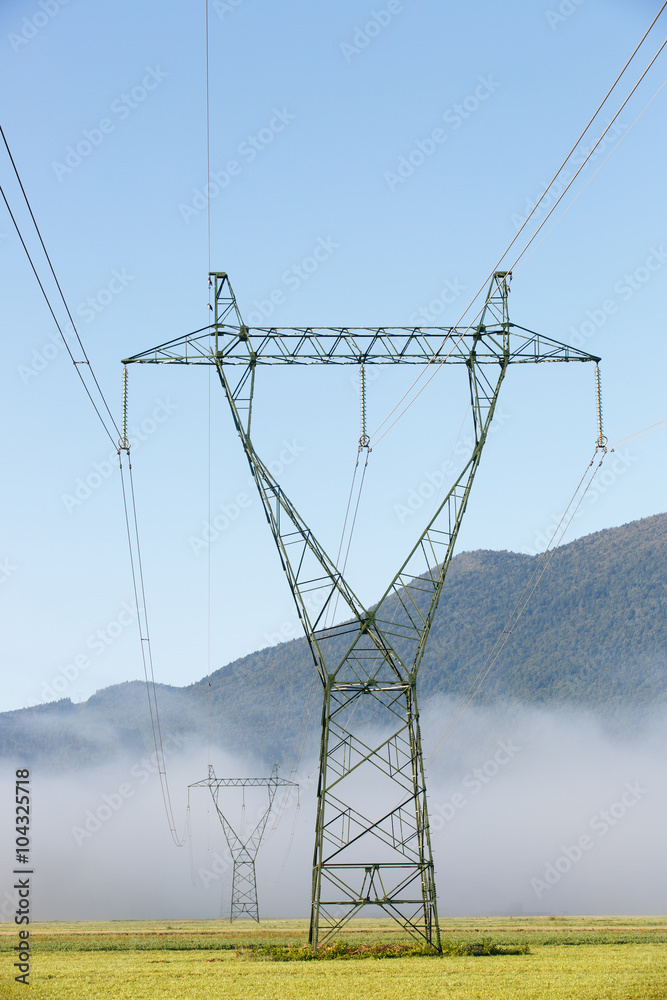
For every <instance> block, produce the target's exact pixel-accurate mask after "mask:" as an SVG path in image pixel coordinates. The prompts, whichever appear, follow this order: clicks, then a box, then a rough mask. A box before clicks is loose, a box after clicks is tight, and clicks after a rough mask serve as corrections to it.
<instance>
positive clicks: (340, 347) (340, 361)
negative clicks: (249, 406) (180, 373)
mask: <svg viewBox="0 0 667 1000" xmlns="http://www.w3.org/2000/svg"><path fill="white" fill-rule="evenodd" d="M504 338H507V341H506V342H507V346H508V347H509V353H508V361H509V363H512V362H542V361H584V362H586V361H599V360H600V359H599V358H598V357H596V356H595V355H593V354H588V353H587V352H586V351H582V350H580V349H579V348H577V347H572V346H570V345H569V344H565V343H561V342H560V341H558V340H554V339H553V338H551V337H544V336H542V335H541V334H538V333H535V332H534V331H532V330H528V329H527V328H526V327H522V326H517V325H516V324H514V323H507V324H497V323H494V324H493V325H489V326H481V327H480V325H478V326H475V327H465V326H460V327H438V326H431V327H400V326H384V327H356V328H355V327H259V328H255V327H245V326H241V327H236V326H228V325H227V324H224V325H221V326H218V327H216V326H215V325H211V326H209V327H204V328H203V330H201V329H200V330H195V331H194V333H191V334H188V335H187V336H186V337H179V338H176V339H175V340H171V341H167V342H166V343H164V344H160V345H159V346H158V347H153V348H151V350H149V351H143V352H142V353H140V354H135V355H133V356H132V357H130V358H125V360H124V361H123V364H135V363H137V364H188V365H216V364H222V365H224V366H226V365H247V364H248V363H249V361H252V362H253V364H256V365H315V364H329V365H331V364H333V365H360V364H362V362H363V364H365V365H429V364H454V365H455V364H459V365H464V364H466V362H467V358H468V357H469V355H470V349H471V347H472V346H473V345H474V346H475V349H476V356H477V363H478V364H493V363H497V362H498V361H499V360H500V359H501V358H502V357H503V356H504V353H505V345H504V344H503V340H504ZM216 340H217V348H216Z"/></svg>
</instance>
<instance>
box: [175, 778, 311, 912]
mask: <svg viewBox="0 0 667 1000" xmlns="http://www.w3.org/2000/svg"><path fill="white" fill-rule="evenodd" d="M289 785H291V786H295V782H294V781H289V780H288V779H287V778H279V777H278V765H277V764H276V765H275V767H274V768H273V771H272V772H271V777H270V778H216V776H215V771H214V770H213V765H212V764H209V765H208V778H204V779H203V781H195V782H193V784H191V785H188V788H208V790H209V791H210V793H211V798H212V799H213V804H214V805H215V810H216V812H217V814H218V819H219V820H220V824H221V826H222V830H223V833H224V835H225V839H226V841H227V846H228V847H229V852H230V854H231V856H232V860H233V862H234V868H233V872H232V906H231V914H230V917H229V919H230V921H233V920H237V919H238V918H239V917H241V916H243V914H244V913H245V914H247V915H248V916H249V917H250V919H251V920H256V921H257V923H259V904H258V901H257V875H256V872H255V859H256V858H257V852H258V851H259V848H260V846H261V843H262V837H263V836H264V831H265V829H266V824H267V822H268V819H269V813H270V812H271V808H272V806H273V800H274V798H275V796H276V792H277V790H278V788H285V787H286V786H289ZM221 788H244V789H245V788H266V789H267V791H268V802H267V805H266V809H264V810H263V811H262V812H261V813H260V815H259V816H258V819H257V823H256V824H255V826H252V827H251V828H250V829H249V830H248V832H247V833H245V832H244V831H243V830H242V831H241V833H237V831H236V830H235V828H234V827H233V826H232V824H231V822H230V820H229V819H228V818H227V816H226V815H225V814H224V813H223V811H222V809H221V808H220V789H221Z"/></svg>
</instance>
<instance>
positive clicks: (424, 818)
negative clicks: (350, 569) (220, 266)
mask: <svg viewBox="0 0 667 1000" xmlns="http://www.w3.org/2000/svg"><path fill="white" fill-rule="evenodd" d="M210 277H211V281H212V282H213V288H214V303H215V306H214V309H215V312H214V322H213V324H212V325H211V326H210V327H207V328H206V329H205V330H204V331H203V332H202V331H201V330H200V331H196V332H195V333H193V334H191V335H189V336H186V337H184V338H179V339H177V340H174V341H170V342H169V343H166V344H162V345H160V346H159V347H156V348H153V349H152V350H150V351H146V352H144V353H142V354H137V355H135V356H134V357H131V358H127V359H126V361H125V362H124V364H130V363H144V364H146V363H152V364H202V365H213V366H214V367H215V368H216V371H217V373H218V376H219V378H220V382H221V385H222V388H223V390H224V393H225V396H226V398H227V401H228V403H229V407H230V410H231V414H232V418H233V421H234V424H235V427H236V430H237V432H238V435H239V437H240V439H241V443H242V446H243V449H244V451H245V454H246V457H247V459H248V463H249V465H250V468H251V470H252V474H253V477H254V480H255V483H256V485H257V489H258V492H259V496H260V498H261V501H262V505H263V508H264V511H265V514H266V517H267V520H268V522H269V525H270V528H271V532H272V534H273V538H274V540H275V543H276V546H277V548H278V552H279V556H280V560H281V563H282V566H283V569H284V571H285V574H286V577H287V581H288V583H289V586H290V588H291V591H292V595H293V597H294V601H295V603H296V607H297V610H298V613H299V617H300V619H301V621H302V623H303V627H304V630H305V633H306V637H307V639H308V643H309V645H310V650H311V653H312V656H313V661H314V663H315V667H316V669H317V671H318V673H319V676H320V679H321V681H322V688H323V694H324V699H323V708H322V739H321V749H320V775H319V785H318V792H317V821H316V833H315V852H314V859H313V882H312V909H311V923H310V941H311V943H312V946H313V949H317V947H318V945H320V944H322V943H324V942H325V941H327V940H328V939H329V938H330V937H331V936H332V935H333V934H335V933H336V932H337V931H339V930H340V929H341V928H342V927H343V926H344V925H345V924H346V923H347V921H348V920H349V919H350V918H351V917H353V916H355V915H356V914H357V913H359V911H360V910H362V909H363V908H364V907H366V906H369V905H370V906H377V907H380V908H381V909H382V910H384V911H385V912H386V913H387V914H389V915H390V916H392V917H394V918H395V919H396V920H397V921H398V922H399V923H400V924H401V926H402V927H403V928H404V929H405V930H406V931H407V932H409V933H410V934H411V935H412V936H414V937H415V938H417V939H418V940H421V941H425V942H427V943H428V944H430V945H432V946H433V948H435V949H437V950H439V949H440V932H439V928H438V917H437V907H436V892H435V880H434V869H433V857H432V852H431V842H430V835H429V824H428V812H427V803H426V782H425V777H424V767H423V762H422V748H421V736H420V729H419V711H418V707H417V674H418V670H419V666H420V663H421V661H422V657H423V655H424V650H425V646H426V641H427V639H428V634H429V630H430V628H431V625H432V623H433V617H434V615H435V611H436V608H437V605H438V600H439V598H440V594H441V592H442V586H443V583H444V580H445V574H446V573H447V569H448V566H449V563H450V561H451V558H452V554H453V550H454V545H455V542H456V538H457V535H458V532H459V529H460V526H461V519H462V517H463V515H464V513H465V509H466V505H467V503H468V498H469V496H470V489H471V486H472V482H473V479H474V477H475V473H476V472H477V468H478V466H479V462H480V458H481V454H482V449H483V447H484V443H485V441H486V438H487V434H488V431H489V427H490V424H491V421H492V419H493V413H494V409H495V406H496V402H497V400H498V393H499V391H500V387H501V384H502V382H503V379H504V377H505V374H506V372H507V369H508V367H509V365H511V364H515V363H534V362H569V361H582V362H586V361H592V362H595V363H597V362H598V361H599V360H600V359H599V358H596V357H594V356H593V355H590V354H587V353H586V352H584V351H581V350H579V349H577V348H574V347H569V346H567V345H566V344H562V343H560V342H558V341H555V340H551V339H549V338H547V337H542V336H540V335H538V334H536V333H533V332H532V331H531V330H527V329H525V328H524V327H519V326H516V325H515V324H513V323H510V321H509V315H508V311H507V294H508V284H509V278H510V275H509V274H508V273H507V272H497V273H496V274H494V276H493V279H492V281H491V284H490V287H489V291H488V294H487V297H486V302H485V305H484V309H483V312H482V313H481V318H480V321H479V323H476V324H475V325H474V326H473V327H461V328H456V327H449V328H440V327H429V328H417V327H415V328H403V327H378V328H372V329H369V328H364V329H351V328H336V329H330V328H327V329H322V328H316V329H313V328H298V329H275V328H266V329H249V328H248V327H247V326H246V325H245V324H244V323H243V320H242V318H241V314H240V312H239V309H238V307H237V304H236V299H235V298H234V294H233V292H232V289H231V286H230V284H229V279H228V277H227V275H226V274H225V273H215V274H212V275H211V276H210ZM281 364H288V365H304V366H305V365H312V364H329V365H331V364H336V365H341V364H342V365H356V366H358V368H359V369H360V371H361V372H362V373H363V370H364V368H365V367H366V366H368V365H397V364H401V365H404V364H410V365H435V366H437V365H440V364H448V365H452V364H453V365H460V366H461V367H462V368H464V369H465V372H466V376H467V379H468V384H469V389H470V405H471V409H472V420H473V426H474V439H475V445H474V448H473V451H472V454H471V456H470V459H469V460H468V462H467V463H466V465H465V467H464V469H463V470H462V472H461V473H460V475H459V476H458V478H457V479H456V482H455V483H454V484H453V486H452V487H451V488H450V490H449V492H448V493H447V494H446V496H445V497H444V498H443V499H442V501H441V502H440V503H439V505H438V507H437V509H436V511H435V513H434V514H433V516H432V517H431V519H430V521H429V523H428V524H427V525H426V527H425V529H424V530H423V532H422V533H421V535H420V536H419V538H418V539H417V541H416V544H415V545H414V548H413V549H412V551H411V552H410V553H409V555H408V557H407V559H406V560H405V562H404V563H403V565H402V566H401V567H400V569H399V570H398V572H397V573H396V575H395V577H394V578H393V580H391V582H390V584H389V586H388V587H387V589H386V591H385V593H384V595H383V596H382V598H381V599H380V601H379V603H378V604H377V605H376V606H375V607H372V608H366V607H364V606H363V604H362V603H361V601H360V600H359V599H358V597H357V596H356V595H355V593H354V592H353V591H352V589H351V587H350V586H349V584H348V582H347V580H345V578H344V577H343V574H342V572H341V571H340V568H339V567H338V566H337V565H336V564H335V563H334V561H333V560H332V559H331V558H330V557H329V555H328V554H327V553H326V552H325V551H324V549H323V548H322V546H321V545H320V544H319V542H318V541H317V538H316V537H315V535H314V534H313V531H312V530H311V528H310V527H309V526H308V525H307V524H306V523H305V521H304V520H303V518H302V517H301V516H300V514H299V513H298V511H297V510H296V508H295V507H294V505H293V504H292V503H291V501H290V500H289V499H288V497H287V496H286V495H285V493H284V491H283V489H282V487H281V486H280V484H279V483H278V482H277V481H276V478H275V476H273V475H272V473H271V472H270V470H269V469H268V468H267V466H266V465H265V464H264V462H263V461H262V459H261V458H260V456H259V455H258V454H257V452H256V451H255V447H254V445H253V441H252V437H251V420H252V401H253V395H254V391H255V378H256V373H257V369H258V368H259V367H261V366H264V365H281ZM362 434H365V430H364V431H363V432H362ZM367 445H368V440H366V441H365V442H363V446H367ZM314 592H317V593H318V595H319V600H317V601H313V600H312V597H313V594H314ZM338 603H340V606H341V608H342V609H343V616H344V617H345V618H346V621H345V622H344V623H343V624H338V625H334V626H332V627H326V621H327V615H331V614H332V613H333V609H334V608H335V607H336V605H337V604H338ZM315 605H316V606H317V608H318V610H317V611H313V610H312V608H313V607H314V606H315Z"/></svg>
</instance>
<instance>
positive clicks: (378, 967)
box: [0, 917, 667, 1000]
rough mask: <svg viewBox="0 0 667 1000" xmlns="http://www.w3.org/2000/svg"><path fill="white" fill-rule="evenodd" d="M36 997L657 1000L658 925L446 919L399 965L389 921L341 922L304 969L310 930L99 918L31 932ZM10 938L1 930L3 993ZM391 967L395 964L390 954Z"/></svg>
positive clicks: (666, 942) (661, 928)
mask: <svg viewBox="0 0 667 1000" xmlns="http://www.w3.org/2000/svg"><path fill="white" fill-rule="evenodd" d="M30 931H31V935H30V941H31V949H32V951H33V955H32V959H31V975H30V979H31V987H30V992H29V994H28V995H29V996H30V997H32V998H33V1000H42V998H43V1000H107V998H108V1000H153V998H165V1000H171V998H173V1000H217V998H224V1000H227V998H230V1000H231V998H234V1000H236V998H243V1000H255V998H257V1000H260V998H261V1000H274V998H275V1000H301V998H308V1000H316V998H317V1000H320V998H321V1000H351V998H355V1000H356V998H361V1000H363V998H369V1000H371V998H372V1000H398V998H401V1000H402V998H405V997H410V998H415V1000H422V998H423V1000H430V998H441V997H442V998H445V997H446V998H448V1000H486V998H489V1000H545V998H549V1000H551V998H553V1000H665V998H667V918H659V917H627V918H623V917H607V918H604V917H525V918H523V917H515V918H513V917H506V918H490V917H484V918H477V919H457V920H444V921H442V924H441V932H442V936H443V944H444V950H445V952H446V954H445V955H443V956H428V955H419V954H408V953H406V952H405V946H404V944H402V943H401V942H404V937H403V936H402V935H401V934H400V931H399V930H398V928H397V926H396V925H395V924H393V923H391V922H389V921H370V920H356V921H351V922H350V924H349V925H348V927H347V929H346V932H345V934H344V936H343V939H342V940H343V942H344V944H343V945H339V946H338V947H337V948H336V949H334V952H335V957H327V958H322V959H318V960H314V961H313V960H311V959H309V958H307V959H304V958H303V955H304V954H305V953H306V950H305V949H304V948H303V945H304V944H305V942H306V940H307V933H308V931H307V923H306V922H305V921H300V920H267V921H262V923H261V924H259V925H257V924H254V923H250V922H245V921H238V922H236V923H234V924H230V923H229V922H222V921H159V922H150V921H109V922H104V923H87V922H80V923H42V924H32V925H31V927H30ZM17 940H18V938H17V928H16V927H15V926H14V925H13V924H2V925H0V952H1V953H2V954H0V963H1V965H2V974H1V976H0V983H1V986H0V989H1V993H0V996H1V997H2V1000H10V998H14V997H23V996H25V995H26V993H25V988H24V986H23V985H22V984H19V983H15V982H14V981H13V976H14V974H15V970H14V969H13V962H14V961H15V958H14V956H15V954H16V953H15V952H13V948H14V946H15V945H16V944H17ZM386 956H394V957H386Z"/></svg>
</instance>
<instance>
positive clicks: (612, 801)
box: [0, 699, 667, 921]
mask: <svg viewBox="0 0 667 1000" xmlns="http://www.w3.org/2000/svg"><path fill="white" fill-rule="evenodd" d="M456 708H457V705H456V704H455V703H454V702H453V701H450V700H448V699H440V700H432V701H430V702H429V703H428V704H427V705H426V706H425V708H424V709H423V711H422V717H421V722H422V734H423V746H424V757H425V761H426V762H427V780H428V790H429V811H430V822H431V838H432V844H433V853H434V858H435V865H436V884H437V889H438V905H439V911H440V915H441V917H443V916H444V917H447V916H456V915H462V916H465V915H483V914H522V913H523V914H539V913H555V914H561V913H570V914H576V913H581V914H584V913H586V914H612V913H626V914H631V913H633V914H638V913H643V914H651V913H664V911H665V899H666V898H667V867H666V866H665V864H664V857H663V855H664V846H663V845H664V829H665V824H666V821H667V800H666V795H665V793H666V791H667V776H666V775H665V765H664V761H665V751H666V750H667V745H666V744H667V733H666V730H665V721H666V718H665V717H666V715H667V711H666V710H665V708H664V707H663V708H662V709H660V710H658V709H656V710H655V711H654V712H653V713H652V714H649V715H647V716H646V717H645V718H644V720H643V724H642V726H641V728H640V731H639V732H638V731H637V727H636V726H635V727H634V728H631V727H630V728H628V729H627V732H632V735H625V736H623V735H619V732H622V727H619V726H616V729H615V731H614V732H613V733H612V732H611V731H607V730H605V729H604V728H603V726H602V725H601V723H600V722H599V721H597V720H596V718H595V717H594V716H592V715H587V714H583V713H581V714H579V713H575V712H564V711H563V712H553V711H540V710H537V709H534V708H526V707H521V706H519V705H517V704H513V703H507V704H505V705H496V706H494V707H492V708H480V707H474V708H470V709H469V710H468V711H467V712H466V714H465V715H464V716H463V718H462V720H461V721H460V723H459V724H458V726H457V727H456V729H455V730H454V732H453V733H452V735H451V737H450V738H449V739H448V740H447V742H445V743H444V745H443V746H442V748H441V749H440V750H439V752H438V753H437V755H436V756H435V757H434V758H433V759H430V758H431V754H432V752H433V750H434V749H435V748H436V747H437V745H438V741H439V738H440V735H441V733H442V732H443V730H444V729H445V727H446V725H447V723H448V722H449V720H450V719H451V718H452V716H453V715H454V713H455V711H456ZM617 721H618V717H617ZM164 735H165V751H166V754H167V768H168V776H169V786H170V792H171V801H172V804H173V808H174V815H175V819H176V824H177V828H178V830H177V832H178V836H179V837H180V838H184V846H183V847H181V848H178V847H176V846H175V845H174V843H173V841H172V837H171V834H170V831H169V827H168V824H167V820H166V816H165V810H164V805H163V800H162V790H161V786H160V781H159V776H158V773H157V767H156V766H155V762H154V758H153V759H151V757H150V755H149V754H137V755H136V756H132V755H129V756H128V757H127V758H125V759H123V760H122V761H115V762H114V763H113V765H111V764H110V765H108V766H104V767H101V766H95V767H90V768H87V769H81V770H77V771H76V772H74V771H68V772H67V773H63V774H60V775H54V774H53V773H48V772H43V771H40V768H39V766H36V767H35V768H34V769H32V771H31V795H32V806H31V809H32V813H31V820H32V864H33V869H34V875H33V876H32V914H31V916H32V919H33V920H111V919H113V920H118V919H179V918H182V919H207V918H217V917H220V916H221V914H222V916H223V917H224V918H226V919H228V918H229V908H230V893H231V872H232V867H231V863H230V860H229V853H228V850H227V845H226V842H225V839H224V836H223V832H222V828H221V825H220V822H219V819H218V817H217V814H216V812H215V808H214V806H213V803H212V800H211V796H210V794H209V792H208V790H207V789H206V788H198V789H192V790H191V791H190V805H191V810H190V822H189V833H190V835H189V836H188V824H187V823H186V819H187V813H186V806H187V801H188V789H187V786H188V785H189V784H191V783H193V782H195V781H199V780H201V779H203V778H205V777H206V776H207V766H208V763H209V752H208V750H207V748H206V746H205V745H200V744H196V743H195V741H193V740H189V741H184V740H182V739H181V738H171V737H169V736H168V735H167V734H164ZM295 735H296V734H295ZM210 762H211V763H212V764H213V765H214V767H215V771H216V774H217V776H218V777H237V776H254V775H256V776H268V775H269V774H270V771H271V767H272V765H273V761H263V760H261V759H260V757H259V756H258V757H257V758H256V759H254V760H248V759H241V758H240V757H235V756H234V754H230V753H229V752H227V751H222V750H219V749H215V748H213V749H212V750H211V752H210ZM17 766H23V765H22V764H21V763H19V764H18V765H17ZM316 769H317V761H316V760H315V759H314V758H313V757H310V758H309V759H307V760H305V759H304V760H302V761H301V763H300V767H299V773H298V775H297V776H296V777H297V778H298V780H299V781H300V785H301V787H300V794H299V796H298V797H297V795H296V794H295V793H294V792H288V793H282V792H281V791H280V790H279V791H278V794H277V795H276V799H275V803H274V809H273V812H272V814H271V817H270V819H269V822H268V825H267V828H266V836H265V841H264V844H263V846H262V847H261V848H260V851H259V855H258V861H257V882H258V894H259V908H260V916H263V917H266V918H269V917H276V918H277V917H307V916H308V913H309V905H310V879H311V875H310V869H311V859H312V850H313V835H314V820H315V795H316V788H317V774H316ZM281 773H282V776H283V777H286V778H287V777H293V776H292V775H289V774H288V773H287V772H286V770H283V772H281ZM13 781H14V771H13V769H12V768H10V767H9V766H8V765H4V766H3V769H2V771H1V772H0V788H1V794H2V796H3V801H5V802H6V803H11V804H13V796H14V789H13ZM372 794H373V792H372V790H369V796H371V797H372ZM266 796H267V793H266V790H265V789H247V790H246V792H245V797H244V796H243V795H242V794H241V793H239V792H238V791H236V790H234V791H232V790H229V791H226V790H223V791H222V792H221V798H220V804H221V806H222V808H223V809H224V810H225V811H226V813H227V815H228V818H229V820H230V822H231V823H232V825H234V826H235V827H236V828H237V829H238V830H239V832H240V831H241V829H242V827H243V829H244V830H245V831H247V830H248V829H249V827H250V826H251V825H254V823H256V822H257V819H258V817H259V815H260V814H261V811H262V809H263V807H264V804H265V803H266ZM391 804H392V803H388V806H389V807H390V806H391ZM3 815H4V816H5V817H7V818H6V819H5V820H4V821H3V824H2V831H1V835H0V851H1V852H2V857H3V858H5V859H7V861H8V860H11V859H12V858H13V857H14V853H15V845H14V830H13V828H12V822H11V817H12V815H13V808H12V809H11V810H10V809H9V808H6V809H5V810H3ZM277 817H280V821H279V822H278V823H276V818H277ZM369 860H372V859H369ZM7 861H6V863H5V865H4V883H5V884H4V885H3V886H1V887H0V913H1V916H2V920H4V921H7V920H13V916H14V909H15V903H14V896H13V890H12V886H13V881H14V877H13V876H12V874H11V870H10V865H9V863H7Z"/></svg>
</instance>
